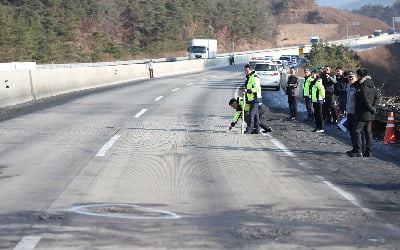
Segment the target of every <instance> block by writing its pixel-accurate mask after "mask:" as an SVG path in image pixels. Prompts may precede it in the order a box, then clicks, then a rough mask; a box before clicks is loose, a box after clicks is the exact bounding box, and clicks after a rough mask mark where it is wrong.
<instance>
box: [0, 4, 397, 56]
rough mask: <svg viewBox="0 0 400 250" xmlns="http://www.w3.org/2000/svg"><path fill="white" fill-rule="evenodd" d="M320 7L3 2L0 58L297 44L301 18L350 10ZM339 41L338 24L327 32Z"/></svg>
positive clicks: (322, 18) (321, 19)
mask: <svg viewBox="0 0 400 250" xmlns="http://www.w3.org/2000/svg"><path fill="white" fill-rule="evenodd" d="M398 1H399V0H398ZM320 9H321V8H319V9H318V8H317V6H316V4H315V1H314V0H201V1H199V0H152V1H148V0H12V1H11V0H0V27H1V32H0V62H10V61H36V62H38V63H73V62H96V61H116V60H129V59H140V58H150V57H176V56H186V55H187V52H186V50H187V48H188V45H189V41H190V40H191V39H193V38H211V39H218V51H219V52H220V53H226V52H230V51H232V43H233V42H234V43H235V48H236V50H254V49H261V48H268V47H273V46H284V45H296V44H299V43H304V41H308V40H309V34H308V33H307V32H305V31H304V32H303V30H302V28H301V27H299V25H298V24H299V23H311V24H314V26H318V27H325V26H323V25H320V24H333V25H336V26H339V24H343V23H345V21H351V20H352V18H353V16H352V15H354V14H352V13H351V12H346V13H345V14H344V17H342V16H343V15H342V14H340V15H342V16H341V17H340V18H339V21H338V20H337V19H334V18H329V17H330V16H337V15H339V13H336V10H334V9H331V10H326V11H322V10H323V9H322V10H321V11H322V12H320V11H319V10H320ZM342 12H343V11H342ZM354 18H355V19H357V20H360V18H359V17H354ZM354 18H353V19H354ZM376 21H377V20H368V21H363V22H362V27H361V26H360V30H366V31H367V32H368V33H370V32H372V30H373V29H375V28H379V27H380V26H382V25H380V24H379V23H376ZM378 22H379V21H378ZM278 25H289V26H290V25H291V28H293V29H295V30H296V31H299V32H298V33H296V32H291V35H292V36H295V38H296V39H289V38H290V37H289V38H288V36H287V35H285V34H286V33H287V31H285V30H284V28H282V27H279V26H278ZM379 25H380V26H379ZM336 26H335V27H336ZM364 26H365V27H364ZM326 27H330V26H329V25H326ZM313 28H315V27H313ZM317 30H318V32H319V33H320V34H319V33H318V32H317V35H320V36H321V37H324V34H325V33H326V32H325V33H323V31H320V30H319V29H317ZM360 33H362V32H361V31H360ZM297 38H302V39H303V40H304V41H302V40H299V39H297ZM341 38H343V34H342V33H341V29H340V27H337V28H335V29H334V30H333V31H332V34H330V33H329V36H328V37H326V39H341Z"/></svg>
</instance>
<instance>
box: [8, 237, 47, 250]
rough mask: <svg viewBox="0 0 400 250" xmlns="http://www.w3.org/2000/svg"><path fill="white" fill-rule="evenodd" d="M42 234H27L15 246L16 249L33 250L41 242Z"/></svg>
mask: <svg viewBox="0 0 400 250" xmlns="http://www.w3.org/2000/svg"><path fill="white" fill-rule="evenodd" d="M41 238H42V237H41V236H25V237H24V238H22V239H21V240H20V242H18V245H16V246H15V247H14V250H32V249H35V247H36V245H37V244H38V243H39V241H40V239H41Z"/></svg>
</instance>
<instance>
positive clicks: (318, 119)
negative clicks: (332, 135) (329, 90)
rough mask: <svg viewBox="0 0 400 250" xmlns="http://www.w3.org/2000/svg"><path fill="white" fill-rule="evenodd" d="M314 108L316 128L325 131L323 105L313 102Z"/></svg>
mask: <svg viewBox="0 0 400 250" xmlns="http://www.w3.org/2000/svg"><path fill="white" fill-rule="evenodd" d="M313 106H314V118H315V128H316V129H319V130H321V129H324V120H323V116H322V103H319V102H313Z"/></svg>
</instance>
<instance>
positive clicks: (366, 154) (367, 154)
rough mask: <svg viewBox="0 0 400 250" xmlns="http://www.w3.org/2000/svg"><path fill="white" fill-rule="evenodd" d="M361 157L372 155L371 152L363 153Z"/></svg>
mask: <svg viewBox="0 0 400 250" xmlns="http://www.w3.org/2000/svg"><path fill="white" fill-rule="evenodd" d="M363 157H372V153H365V154H363Z"/></svg>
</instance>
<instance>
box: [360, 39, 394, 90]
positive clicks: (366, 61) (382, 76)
mask: <svg viewBox="0 0 400 250" xmlns="http://www.w3.org/2000/svg"><path fill="white" fill-rule="evenodd" d="M358 55H359V56H360V57H361V66H362V67H364V68H366V69H367V70H368V72H369V74H370V75H371V76H372V77H373V79H374V82H375V84H376V85H377V86H378V87H382V86H383V94H384V95H385V96H400V63H399V62H400V43H395V44H391V45H387V46H380V47H377V48H375V49H371V50H367V51H363V52H358Z"/></svg>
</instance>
